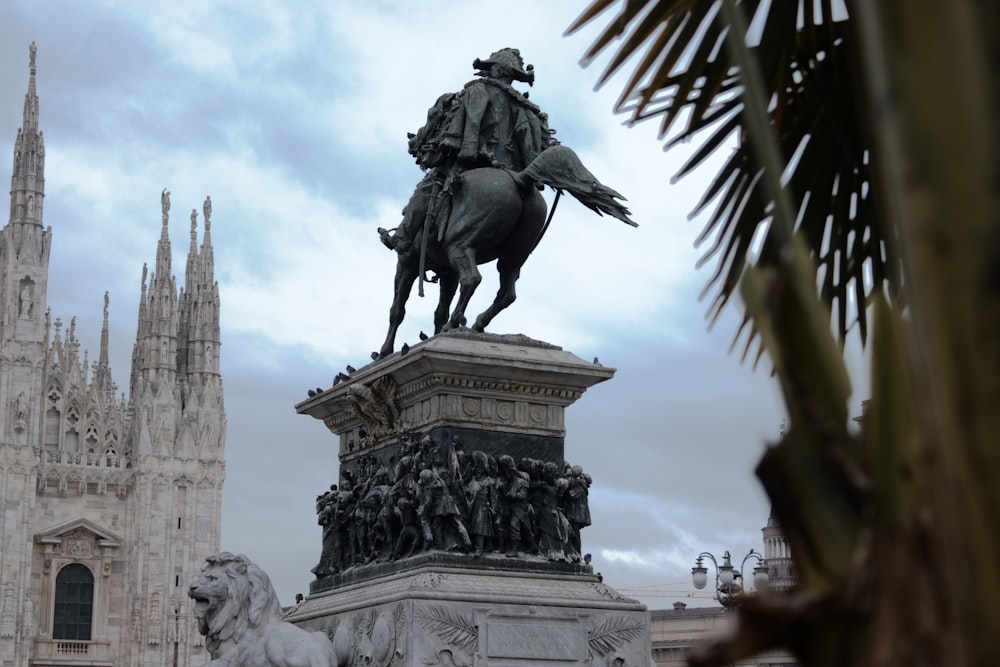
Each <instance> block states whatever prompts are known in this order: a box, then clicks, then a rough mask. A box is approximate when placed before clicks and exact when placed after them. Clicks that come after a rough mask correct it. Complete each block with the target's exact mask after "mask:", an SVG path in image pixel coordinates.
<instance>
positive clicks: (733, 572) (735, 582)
mask: <svg viewBox="0 0 1000 667" xmlns="http://www.w3.org/2000/svg"><path fill="white" fill-rule="evenodd" d="M703 558H708V559H709V560H710V561H712V564H713V565H715V593H716V596H717V597H718V600H719V603H720V604H721V605H722V606H723V607H725V608H727V609H730V608H733V607H738V606H739V605H740V604H741V603H742V602H743V598H744V597H745V596H747V595H749V594H751V593H752V592H753V591H754V590H758V591H760V590H764V589H766V588H767V568H766V567H765V566H764V558H763V556H761V555H760V554H759V553H757V552H756V551H754V550H753V549H751V550H750V553H748V554H747V555H746V556H744V557H743V561H742V562H741V563H740V567H739V569H738V570H737V569H736V568H735V567H734V566H733V562H732V557H731V556H730V555H729V552H728V551H727V552H725V553H724V554H723V555H722V564H721V565H720V564H719V561H717V560H716V559H715V556H713V555H712V554H710V553H708V552H707V551H703V552H701V553H700V554H699V555H698V558H697V560H695V564H694V567H692V568H691V579H692V581H693V582H694V587H695V588H697V589H698V590H701V589H703V588H705V585H706V584H707V583H708V568H707V567H705V565H704V563H702V559H703ZM748 560H755V561H756V562H757V564H756V565H755V566H754V568H753V588H751V589H750V590H744V589H743V581H744V577H743V570H744V568H745V567H746V564H747V561H748Z"/></svg>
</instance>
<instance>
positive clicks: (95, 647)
mask: <svg viewBox="0 0 1000 667" xmlns="http://www.w3.org/2000/svg"><path fill="white" fill-rule="evenodd" d="M110 657H111V645H110V643H109V642H106V641H71V640H68V639H36V640H35V652H34V657H33V661H34V662H35V663H43V664H45V663H50V662H52V661H58V663H57V664H74V663H76V662H79V664H87V665H91V664H96V661H108V660H110ZM107 664H111V663H110V662H108V663H107Z"/></svg>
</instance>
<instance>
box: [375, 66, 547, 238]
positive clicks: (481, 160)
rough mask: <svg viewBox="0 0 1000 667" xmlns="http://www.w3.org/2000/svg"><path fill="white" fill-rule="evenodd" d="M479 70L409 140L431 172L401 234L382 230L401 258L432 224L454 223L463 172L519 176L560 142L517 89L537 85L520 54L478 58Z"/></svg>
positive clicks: (414, 198) (440, 101) (418, 189)
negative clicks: (490, 170) (456, 188)
mask: <svg viewBox="0 0 1000 667" xmlns="http://www.w3.org/2000/svg"><path fill="white" fill-rule="evenodd" d="M473 67H474V68H475V69H476V70H477V71H476V75H477V76H478V77H480V78H477V79H475V80H473V81H470V82H469V83H467V84H466V85H465V87H464V88H463V89H462V90H461V91H459V92H457V93H448V94H445V95H442V96H441V97H439V98H438V99H437V101H436V102H435V103H434V106H432V107H431V108H430V110H428V112H427V122H426V124H425V125H424V126H423V127H422V128H420V130H418V131H417V133H416V134H415V135H413V134H411V135H409V137H410V141H409V152H410V154H411V155H413V156H414V157H415V158H416V161H417V164H418V165H420V168H421V169H423V170H425V171H426V172H427V174H426V175H425V176H424V178H423V179H422V180H421V181H420V183H419V184H418V185H417V187H416V190H415V191H414V193H413V196H412V197H411V198H410V202H409V203H408V204H407V206H406V208H404V209H403V221H402V222H401V223H400V225H399V227H398V228H397V230H396V233H395V235H390V233H389V232H388V231H386V230H385V229H382V228H379V230H378V232H379V236H380V237H381V239H382V242H383V243H384V244H385V245H386V246H387V247H389V248H390V249H393V250H396V252H399V253H404V252H406V251H407V250H409V248H410V246H411V244H412V243H413V241H414V239H416V238H417V237H418V235H419V234H420V232H421V230H422V229H423V227H424V225H425V224H430V225H431V228H435V227H438V221H442V220H447V219H448V214H449V212H450V208H451V206H450V204H451V193H452V186H453V183H454V181H455V179H456V178H457V177H459V175H460V174H461V173H462V172H464V171H467V170H469V169H475V168H477V167H496V168H501V169H508V170H512V171H513V172H519V171H521V170H522V169H524V168H525V167H526V166H528V165H529V164H530V163H531V161H532V160H534V159H535V157H537V156H538V154H539V153H541V152H542V151H543V150H545V149H546V148H548V147H549V146H553V145H555V144H558V143H559V142H558V141H556V140H555V139H554V138H553V136H552V135H553V134H554V133H555V131H554V130H550V129H549V127H548V122H547V121H548V118H547V116H546V114H545V113H543V112H542V110H541V109H539V108H538V106H537V105H535V104H534V103H532V102H529V101H528V95H527V93H521V92H520V91H518V90H516V89H515V88H514V87H513V86H512V85H511V84H512V83H513V82H514V81H521V82H523V83H527V84H528V85H532V84H533V83H534V80H535V73H534V71H533V68H532V67H531V65H528V66H527V67H525V66H524V60H523V59H522V58H521V54H520V52H519V51H518V50H517V49H511V48H505V49H501V50H500V51H497V52H495V53H493V54H492V55H491V56H490V57H489V58H488V59H487V60H480V59H478V58H477V59H476V60H475V61H474V62H473ZM520 184H521V185H528V183H527V182H524V181H522V182H521V183H520Z"/></svg>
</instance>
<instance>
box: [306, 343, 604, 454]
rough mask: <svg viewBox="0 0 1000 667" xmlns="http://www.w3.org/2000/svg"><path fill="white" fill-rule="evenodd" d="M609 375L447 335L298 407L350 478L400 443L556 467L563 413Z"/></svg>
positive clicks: (531, 348) (536, 350)
mask: <svg viewBox="0 0 1000 667" xmlns="http://www.w3.org/2000/svg"><path fill="white" fill-rule="evenodd" d="M614 373H615V371H614V369H613V368H607V367H604V366H601V365H600V364H596V363H591V362H586V361H584V360H582V359H580V358H579V357H577V356H575V355H573V354H571V353H569V352H566V351H564V350H562V349H561V348H558V347H556V346H554V345H550V344H548V343H543V342H541V341H535V340H532V339H530V338H527V337H525V336H520V335H503V336H502V335H495V334H485V333H481V334H477V333H472V332H467V331H466V332H451V333H446V334H439V335H437V336H434V337H433V338H430V339H429V340H426V341H423V342H421V343H419V344H417V345H414V346H413V347H412V348H410V349H409V350H408V351H407V352H406V353H400V352H397V353H394V354H393V355H392V356H391V357H389V358H388V359H381V360H379V361H377V362H375V363H372V364H369V365H367V366H365V367H363V368H361V369H359V370H356V371H354V372H351V373H350V374H347V373H346V372H345V373H342V374H340V375H339V376H338V377H340V378H342V379H340V380H337V379H335V380H334V382H335V384H334V385H333V387H332V388H330V389H327V390H326V391H323V392H321V393H319V394H317V395H316V396H314V397H312V398H310V399H308V400H306V401H303V402H302V403H299V404H298V405H296V406H295V409H296V410H297V411H298V412H299V413H300V414H307V415H310V416H312V417H315V418H316V419H320V420H322V421H323V423H324V424H325V425H326V427H327V428H329V429H330V431H332V432H333V433H334V434H335V435H337V436H338V437H339V440H340V461H341V465H342V466H343V467H344V469H347V470H351V469H352V467H353V464H354V462H355V461H357V460H358V458H359V457H361V456H363V455H364V454H366V453H369V452H375V451H378V452H381V453H382V454H384V455H387V456H392V454H393V453H394V450H392V449H388V450H387V449H386V448H392V447H394V446H395V444H396V441H397V438H398V436H399V435H400V434H401V433H404V432H406V431H420V432H425V433H430V434H432V435H433V436H434V437H435V438H436V439H439V440H440V439H442V437H443V436H444V435H445V434H446V433H447V434H449V435H453V436H458V437H460V438H461V439H462V442H463V444H464V445H465V448H466V451H474V450H476V449H481V450H483V451H486V452H488V453H491V454H494V453H506V454H510V455H511V456H513V457H514V458H515V460H516V459H519V458H521V457H522V456H531V457H533V458H538V459H542V460H546V461H560V462H561V461H562V459H563V440H564V437H565V435H566V426H565V420H564V418H563V411H564V410H565V408H566V407H568V406H570V405H572V404H573V403H574V402H575V401H576V400H577V399H579V398H580V396H582V395H583V392H584V391H586V389H587V388H588V387H591V386H592V385H594V384H597V383H598V382H603V381H604V380H607V379H610V378H611V377H612V376H613V375H614Z"/></svg>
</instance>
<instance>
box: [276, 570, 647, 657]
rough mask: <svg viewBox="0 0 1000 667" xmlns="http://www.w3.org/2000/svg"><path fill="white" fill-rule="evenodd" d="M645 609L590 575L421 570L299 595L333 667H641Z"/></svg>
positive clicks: (301, 611)
mask: <svg viewBox="0 0 1000 667" xmlns="http://www.w3.org/2000/svg"><path fill="white" fill-rule="evenodd" d="M645 609H646V608H645V606H644V605H642V604H640V603H638V602H636V601H635V600H632V599H630V598H627V597H625V596H623V595H621V594H620V593H618V592H617V591H615V590H614V589H613V588H611V587H609V586H606V585H605V584H603V583H601V582H600V581H599V580H598V579H597V578H596V577H594V576H569V575H562V576H552V575H546V574H533V573H523V572H522V573H519V572H508V571H494V572H489V571H483V570H465V569H461V568H455V567H439V566H428V567H423V568H417V569H414V570H410V571H407V572H405V573H399V574H396V575H390V576H386V577H383V578H381V579H378V580H375V581H367V582H363V583H358V584H354V585H346V586H343V587H341V588H339V589H337V590H332V591H326V592H324V593H320V594H317V595H312V596H310V597H308V598H307V599H306V600H305V601H303V602H302V603H300V604H299V605H298V606H297V607H295V608H294V609H293V610H291V611H290V612H289V613H288V615H287V616H286V620H287V621H289V622H291V623H294V624H296V625H298V626H300V627H303V628H306V629H310V630H317V631H323V632H325V633H326V634H327V635H328V636H329V637H330V639H331V641H332V642H333V645H334V650H335V652H336V654H337V661H338V665H339V667H349V666H354V665H365V666H366V667H404V666H405V667H410V666H412V667H423V666H426V665H442V666H443V667H466V666H469V665H484V666H485V665H498V666H499V665H503V666H511V667H513V666H516V665H524V666H527V665H539V664H544V665H552V666H556V665H566V666H569V665H585V664H586V665H601V666H605V665H606V666H607V667H624V666H626V665H628V666H638V667H649V665H650V664H651V661H650V652H649V646H650V644H649V641H650V640H649V618H648V614H647V613H646V611H645Z"/></svg>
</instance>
